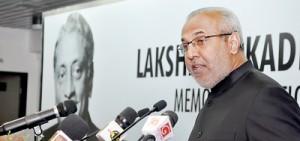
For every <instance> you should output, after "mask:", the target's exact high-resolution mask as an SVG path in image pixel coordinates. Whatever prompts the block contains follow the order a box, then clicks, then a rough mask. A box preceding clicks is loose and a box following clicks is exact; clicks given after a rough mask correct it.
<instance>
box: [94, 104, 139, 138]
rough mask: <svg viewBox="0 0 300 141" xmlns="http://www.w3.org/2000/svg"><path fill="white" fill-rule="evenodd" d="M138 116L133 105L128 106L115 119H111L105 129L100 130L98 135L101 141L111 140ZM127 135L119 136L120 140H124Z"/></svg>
mask: <svg viewBox="0 0 300 141" xmlns="http://www.w3.org/2000/svg"><path fill="white" fill-rule="evenodd" d="M137 117H138V114H137V113H136V111H135V110H134V109H132V108H131V107H127V108H126V109H125V110H124V111H122V112H121V113H120V114H119V115H118V116H117V118H116V119H115V120H114V121H111V122H110V123H109V124H108V125H107V126H105V127H104V129H102V130H100V131H99V132H98V133H97V134H96V137H97V138H98V139H99V141H111V140H112V138H114V137H115V136H116V135H118V134H119V133H121V132H123V130H124V129H125V128H127V127H128V126H129V125H131V124H132V123H133V122H134V121H135V119H136V118H137ZM125 136H126V135H123V136H121V137H120V136H119V141H121V140H123V139H124V138H125Z"/></svg>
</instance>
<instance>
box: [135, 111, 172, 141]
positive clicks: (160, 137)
mask: <svg viewBox="0 0 300 141" xmlns="http://www.w3.org/2000/svg"><path fill="white" fill-rule="evenodd" d="M177 121H178V116H177V114H176V113H175V112H173V111H166V112H164V113H162V114H161V116H150V117H149V118H148V119H147V121H146V123H145V124H144V127H143V128H142V133H143V135H144V137H142V139H141V141H153V140H154V141H155V140H156V141H167V140H169V139H171V138H172V137H173V136H174V134H173V129H172V127H174V126H175V124H176V123H177ZM171 126H172V127H171ZM148 135H152V136H148ZM153 136H154V138H153Z"/></svg>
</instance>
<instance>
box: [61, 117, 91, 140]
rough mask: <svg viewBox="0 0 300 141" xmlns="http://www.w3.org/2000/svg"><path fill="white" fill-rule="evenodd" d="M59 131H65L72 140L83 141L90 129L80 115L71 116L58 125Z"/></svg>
mask: <svg viewBox="0 0 300 141" xmlns="http://www.w3.org/2000/svg"><path fill="white" fill-rule="evenodd" d="M58 130H61V131H63V132H64V133H65V134H66V135H67V136H68V137H69V138H70V139H72V140H81V139H82V138H83V137H84V136H85V135H86V134H87V132H88V130H89V127H88V125H87V123H86V122H85V121H84V120H83V119H82V118H80V117H79V116H78V115H75V114H70V115H69V116H68V117H66V118H65V119H64V120H63V121H62V122H61V123H60V124H59V125H58Z"/></svg>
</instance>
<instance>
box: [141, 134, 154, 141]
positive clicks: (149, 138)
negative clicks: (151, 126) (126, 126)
mask: <svg viewBox="0 0 300 141" xmlns="http://www.w3.org/2000/svg"><path fill="white" fill-rule="evenodd" d="M141 141H155V136H153V135H150V134H149V135H146V136H143V138H142V140H141Z"/></svg>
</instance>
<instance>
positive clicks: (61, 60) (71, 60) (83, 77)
mask: <svg viewBox="0 0 300 141" xmlns="http://www.w3.org/2000/svg"><path fill="white" fill-rule="evenodd" d="M55 53H56V64H55V70H54V72H55V89H56V102H57V103H58V102H61V101H64V100H67V99H72V100H74V101H75V102H76V103H77V109H78V110H77V112H76V113H77V114H79V115H82V113H83V110H85V108H86V106H87V105H86V102H87V101H86V100H87V99H88V95H89V93H90V89H89V87H88V84H89V81H90V79H89V78H88V76H87V75H88V71H89V70H88V69H89V68H88V67H87V66H88V65H87V63H88V61H87V57H86V53H85V50H84V44H83V42H82V37H81V36H80V35H79V34H78V33H76V32H72V33H68V34H65V35H64V36H63V38H62V39H61V40H60V42H59V43H58V45H57V48H56V52H55Z"/></svg>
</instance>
